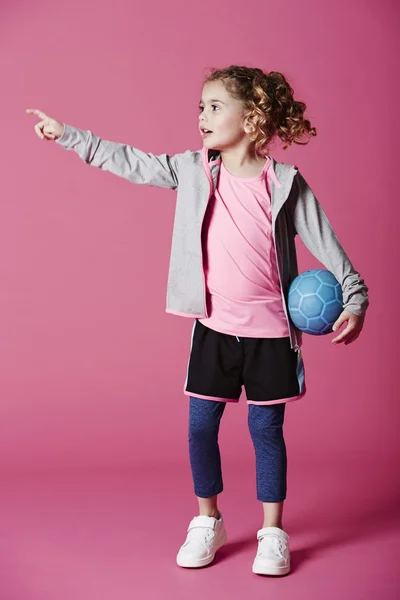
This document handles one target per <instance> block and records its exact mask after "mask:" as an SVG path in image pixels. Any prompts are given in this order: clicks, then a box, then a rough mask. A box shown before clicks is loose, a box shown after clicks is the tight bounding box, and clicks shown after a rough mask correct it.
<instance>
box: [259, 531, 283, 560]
mask: <svg viewBox="0 0 400 600" xmlns="http://www.w3.org/2000/svg"><path fill="white" fill-rule="evenodd" d="M264 540H268V544H270V543H271V542H272V550H273V551H274V552H275V554H276V555H277V556H280V557H281V558H285V551H286V542H285V541H284V540H282V538H281V537H280V536H278V535H273V534H268V535H265V536H263V537H262V538H261V549H262V543H263V541H264Z"/></svg>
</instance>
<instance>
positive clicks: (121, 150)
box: [27, 109, 181, 189]
mask: <svg viewBox="0 0 400 600" xmlns="http://www.w3.org/2000/svg"><path fill="white" fill-rule="evenodd" d="M27 112H28V113H31V114H35V115H37V116H39V117H40V118H41V119H42V120H41V121H40V122H39V123H37V124H36V125H35V131H36V133H37V135H38V136H39V137H40V138H41V139H43V140H49V141H56V142H57V143H58V144H60V145H61V146H63V148H65V149H66V150H74V151H75V152H76V153H77V154H78V156H80V158H81V159H82V160H83V161H84V162H85V163H87V164H89V165H92V166H94V167H98V168H99V169H102V170H104V171H110V172H111V173H114V175H118V176H119V177H124V178H125V179H128V180H129V181H131V182H132V183H138V184H143V185H150V186H157V187H164V188H171V189H176V188H177V187H178V173H179V157H180V156H181V155H180V154H175V155H174V156H168V155H167V154H160V155H155V154H152V153H151V152H149V153H146V152H143V151H142V150H139V149H138V148H134V147H133V146H129V145H127V144H121V143H118V142H110V141H107V140H102V139H100V138H99V137H98V136H97V135H95V134H94V133H92V132H91V131H89V130H87V131H86V130H82V129H78V128H77V127H73V126H72V125H66V124H63V123H61V122H60V121H57V120H56V119H53V118H52V117H49V116H48V115H46V114H45V113H43V112H42V111H40V110H37V109H28V110H27Z"/></svg>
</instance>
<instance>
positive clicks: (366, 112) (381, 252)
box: [0, 0, 399, 600]
mask: <svg viewBox="0 0 400 600" xmlns="http://www.w3.org/2000/svg"><path fill="white" fill-rule="evenodd" d="M398 17H399V9H398V6H397V4H396V3H395V2H390V1H389V0H384V1H382V0H380V1H379V2H378V1H377V0H376V1H375V0H372V1H364V2H361V1H350V2H349V1H338V2H335V3H334V4H331V3H328V2H323V3H322V2H318V1H316V0H315V1H311V0H310V1H305V2H297V1H296V0H285V1H283V2H269V1H265V0H264V1H262V2H261V1H259V0H253V2H252V3H251V4H249V3H246V2H240V1H238V0H230V2H229V7H228V4H227V3H226V2H222V1H219V0H213V1H210V0H203V1H202V2H188V1H186V2H184V1H183V0H179V1H178V0H170V1H169V2H164V1H162V0H154V1H153V2H151V3H143V2H130V1H128V0H114V1H113V2H112V3H101V2H98V1H97V0H96V1H95V0H84V1H83V2H82V0H80V1H79V2H78V1H77V0H72V1H70V2H68V3H63V2H54V1H50V0H36V1H34V2H14V3H11V2H3V3H2V8H1V21H0V23H1V24H0V64H1V81H2V114H1V131H2V143H1V144H0V161H1V165H2V175H1V188H2V190H1V219H0V228H1V231H0V256H1V263H0V268H1V280H2V285H1V288H0V307H1V310H0V315H1V335H0V397H1V403H0V456H1V461H0V475H1V482H2V486H3V491H2V494H1V495H2V497H3V503H4V506H3V508H2V516H3V518H4V523H3V528H4V529H3V531H2V534H1V536H0V537H1V538H2V539H3V540H4V547H3V549H2V550H1V554H0V562H2V563H3V566H4V565H6V566H7V569H5V571H4V573H7V576H6V575H4V576H3V581H2V585H3V589H4V590H5V591H6V592H7V594H8V595H5V596H4V598H7V600H8V599H9V598H13V599H14V598H15V599H18V600H19V599H20V598H21V599H22V598H24V600H30V599H31V598H32V599H33V598H35V599H36V598H39V597H40V599H41V600H46V599H47V598H52V599H53V598H54V597H55V594H56V597H57V600H62V599H64V598H74V599H75V598H78V597H85V598H89V599H91V598H96V599H100V598H106V597H107V598H108V597H110V594H112V595H113V597H116V598H119V599H123V600H124V599H125V598H128V597H129V598H130V597H131V594H132V592H137V591H138V589H139V588H141V586H144V589H145V592H146V593H147V597H148V598H153V597H159V594H160V593H161V591H160V590H161V589H164V586H166V588H165V589H168V590H169V591H170V593H171V596H174V597H178V598H179V597H181V596H180V594H182V597H187V594H188V593H190V594H191V595H192V597H193V598H194V597H196V596H195V591H196V590H198V591H199V592H200V590H199V588H198V583H197V579H198V577H200V575H199V573H198V572H195V571H187V570H182V569H179V568H178V567H177V566H175V564H174V561H175V555H176V552H177V550H178V548H179V546H180V545H181V543H183V541H184V536H185V532H186V528H187V524H188V520H189V519H190V518H191V517H192V516H193V515H194V514H197V505H196V502H195V498H194V495H193V491H192V482H191V474H190V470H189V460H188V452H187V416H188V398H187V397H186V396H184V394H183V383H184V379H185V376H186V368H187V361H188V356H189V348H190V335H191V329H192V325H193V320H192V319H190V318H179V317H176V316H172V315H168V314H166V313H165V312H164V310H165V295H166V282H167V272H168V264H169V253H170V244H171V233H172V227H173V219H174V208H175V197H176V192H174V191H171V190H163V189H159V188H151V187H144V186H137V185H133V184H130V183H129V182H128V181H126V180H124V179H121V178H118V177H115V176H113V175H111V174H109V173H103V172H101V171H100V170H97V169H95V168H92V167H89V166H87V165H85V164H84V163H83V161H81V159H80V158H79V157H78V156H77V155H76V154H75V153H74V152H73V151H70V152H66V151H65V150H63V148H61V147H59V146H58V145H56V144H55V143H51V142H48V143H46V142H44V141H41V140H39V138H38V137H37V136H36V134H35V132H34V129H33V127H34V125H35V124H36V122H37V119H36V117H33V116H32V115H27V114H26V113H25V109H26V108H38V109H41V110H43V111H44V112H46V113H47V114H49V115H50V116H53V117H54V118H56V119H58V120H60V121H63V122H66V123H68V124H71V125H74V126H76V127H79V128H82V129H90V130H92V131H93V132H95V133H96V134H97V135H99V136H100V137H102V138H104V139H109V140H113V141H119V142H125V143H129V144H131V145H132V146H136V147H138V148H140V149H142V150H145V151H151V152H154V153H163V152H167V153H169V154H174V153H176V152H182V151H184V150H185V149H192V150H195V149H198V148H201V145H202V142H201V139H200V136H199V134H198V130H197V121H198V109H197V105H198V101H199V99H200V95H201V86H202V80H203V77H204V76H205V74H206V71H207V69H208V68H210V67H214V66H216V67H223V66H228V65H230V64H243V65H248V66H256V67H260V68H263V69H264V70H266V71H270V70H276V71H281V72H283V73H284V74H285V76H286V77H287V78H288V80H289V82H290V84H291V85H292V87H293V88H294V93H295V98H296V99H298V100H302V101H304V102H305V103H306V105H307V112H306V116H308V118H309V119H310V120H311V124H312V125H313V126H315V127H316V128H317V133H318V135H317V137H316V138H314V139H312V140H311V141H310V143H309V144H308V145H306V146H294V147H292V148H290V149H289V150H287V151H283V150H282V149H281V145H280V143H278V142H277V143H276V144H275V147H274V149H273V150H272V155H273V156H274V157H275V159H276V160H279V161H283V162H288V163H291V164H296V165H298V167H299V169H300V171H301V172H302V173H303V175H304V176H305V178H306V180H307V181H308V183H309V184H310V185H311V188H312V189H313V191H314V193H315V194H316V196H317V198H318V199H319V201H320V202H321V204H322V205H323V207H324V209H325V211H326V212H327V215H328V218H329V219H330V221H331V223H332V225H333V227H334V229H335V231H336V233H337V235H338V237H339V240H340V241H341V243H342V245H343V246H344V248H345V250H346V252H347V254H348V255H349V257H350V259H351V261H352V262H353V264H354V266H355V268H356V269H357V270H358V271H359V272H360V273H361V276H362V277H363V278H364V279H365V282H366V283H367V285H368V286H369V288H370V291H369V295H370V303H371V305H370V308H369V310H368V313H367V318H366V321H365V326H364V330H363V331H362V333H361V336H360V337H359V338H358V339H357V340H356V341H355V342H354V343H352V344H350V345H348V346H344V344H340V345H337V346H333V345H331V343H330V340H331V339H332V338H333V337H334V334H331V335H328V336H324V337H322V338H318V337H316V338H314V337H312V336H306V335H305V336H304V345H303V352H304V360H305V368H306V383H307V389H308V391H307V394H306V396H305V397H304V398H303V399H302V400H300V401H298V402H294V403H289V404H288V405H287V410H286V421H285V440H286V445H287V451H288V498H287V501H286V506H285V513H284V524H285V522H286V527H287V531H288V533H289V535H291V539H292V544H293V546H292V558H293V569H292V571H293V572H292V574H291V575H290V576H289V577H288V578H285V579H284V580H283V579H282V580H279V581H278V580H272V579H271V578H270V579H268V581H266V580H265V579H264V578H260V577H257V576H255V575H252V574H251V571H250V567H251V561H252V558H253V555H254V553H255V550H256V546H255V544H256V540H255V533H256V530H257V528H258V527H261V524H262V521H261V508H260V505H259V503H258V502H257V501H256V499H255V470H254V469H255V464H254V451H253V447H252V444H251V440H250V436H249V433H248V430H247V423H246V417H247V406H246V401H245V400H246V399H245V394H244V391H243V394H242V397H241V401H240V404H239V405H237V406H232V405H230V406H229V405H228V407H227V410H226V412H225V415H224V417H223V422H222V425H221V432H220V445H221V452H222V460H223V469H224V481H225V487H226V491H225V492H224V493H223V495H222V497H221V505H220V506H221V507H222V511H225V514H226V519H228V517H229V523H227V527H228V526H229V527H230V529H228V534H229V532H230V531H231V540H232V545H231V547H229V546H227V547H226V548H225V549H222V550H221V551H220V553H221V557H224V559H223V560H221V559H220V560H219V561H217V562H216V563H215V568H212V567H211V568H208V569H207V570H206V573H207V574H204V571H203V572H202V575H201V577H202V581H204V577H207V578H210V581H212V579H211V578H214V577H217V579H216V581H215V585H216V586H217V588H218V585H219V584H220V585H221V586H222V582H223V577H224V575H226V576H227V577H228V579H227V580H226V581H225V583H224V586H225V587H221V588H220V589H221V590H224V589H225V591H229V593H230V595H231V597H235V598H236V597H237V598H243V593H244V590H246V594H247V593H248V592H249V591H251V589H252V588H251V585H253V586H254V588H255V589H256V588H257V589H258V588H260V593H263V594H264V593H266V592H267V591H268V590H271V586H272V588H274V589H275V587H276V588H277V590H278V589H279V590H280V592H281V593H282V594H285V593H287V594H288V597H292V596H291V591H290V590H291V589H292V591H293V590H294V589H300V590H303V591H304V594H306V593H307V597H308V598H309V597H310V594H309V589H308V588H307V583H308V582H310V585H311V582H312V585H313V586H314V589H315V597H320V596H321V594H324V597H326V598H327V597H329V594H330V593H332V597H335V598H337V597H338V594H339V596H340V597H341V598H342V599H343V598H347V597H349V598H350V597H352V598H353V599H354V598H361V597H362V598H367V597H369V596H368V593H369V591H371V590H375V591H376V590H379V591H380V592H382V593H383V592H385V593H386V598H388V597H391V594H392V593H394V589H395V582H394V580H393V575H392V574H391V573H392V568H393V563H391V562H390V557H391V555H392V552H393V548H394V543H395V540H394V538H393V532H394V523H396V522H398V516H396V514H395V513H394V511H395V507H396V506H397V502H398V489H397V488H398V484H397V482H396V481H395V477H394V474H396V475H397V472H398V454H399V452H398V397H399V394H398V390H397V377H396V371H397V362H396V360H397V357H398V339H399V331H398V324H397V312H396V309H397V296H398V293H397V292H398V278H397V272H396V265H397V260H396V259H398V234H397V230H398V222H399V221H398V219H399V212H398V207H397V196H398V193H397V187H396V188H395V177H397V175H398V165H397V161H398V147H397V146H398V138H399V119H398V106H397V105H398V92H399V83H398V80H397V81H396V73H397V71H398V58H397V57H398V52H399V47H398V46H399V44H398V35H397V34H398V22H399V21H398ZM297 248H298V258H299V267H300V271H304V270H306V269H310V268H318V267H320V266H321V264H320V263H319V262H318V261H317V260H316V259H315V258H314V257H313V256H312V255H311V254H310V253H309V252H308V250H307V249H306V248H305V246H304V244H303V243H302V242H301V240H300V239H299V238H297ZM343 328H344V326H343V327H342V329H341V331H342V330H343ZM335 335H336V334H335ZM90 481H91V482H92V484H89V483H88V482H90ZM39 484H40V485H39ZM107 494H108V495H107ZM74 507H75V508H74ZM28 509H29V510H28ZM96 511H97V512H96ZM131 511H133V512H131ZM122 515H124V516H122ZM229 515H230V516H229ZM164 517H167V520H168V523H167V524H165V527H166V529H165V530H164V529H163V525H162V523H163V518H164ZM97 519H98V521H97ZM243 519H247V521H246V520H243ZM139 526H140V533H138V531H139V530H138V527H139ZM46 527H47V529H46ZM99 527H100V529H101V530H100V531H99ZM160 527H161V530H160ZM7 528H8V529H7ZM242 530H243V535H242V538H240V535H241V531H242ZM17 531H18V536H17ZM164 531H166V532H167V534H166V538H164V535H163V534H164ZM7 532H8V533H7ZM55 532H57V533H55ZM383 532H384V534H385V537H384V538H383V537H382V533H383ZM238 535H239V538H240V541H238V539H237V538H235V536H238ZM4 536H5V537H4ZM7 536H8V537H7ZM77 536H78V537H77ZM79 536H81V537H79ZM96 536H97V537H96ZM107 536H108V537H107ZM125 536H126V537H125ZM168 536H169V539H168ZM171 536H172V537H171ZM310 536H311V537H310ZM105 539H107V543H105V541H104V540H105ZM154 541H156V548H154V547H153V545H152V544H153V543H154ZM102 544H104V548H103V546H102ZM163 544H164V546H163ZM235 544H236V546H235ZM379 544H381V545H379ZM360 546H362V550H363V552H364V554H363V559H362V561H359V558H358V552H360V551H361V549H360ZM99 548H100V549H99ZM229 548H230V549H229ZM316 549H318V552H316V551H315V550H316ZM138 552H140V553H141V555H140V557H139V555H137V556H136V557H135V558H134V559H133V558H132V557H133V556H134V555H135V553H138ZM224 552H225V554H223V553H224ZM154 553H155V554H154ZM246 553H248V556H247V554H246ZM385 553H386V554H385ZM154 556H155V558H154ZM55 557H56V558H55ZM116 557H118V559H117V558H116ZM243 557H246V558H243ZM378 557H379V560H378ZM310 558H312V560H309V559H310ZM49 561H50V563H49ZM124 561H126V562H124ZM132 561H133V563H134V565H135V569H134V572H133V571H132V568H131V567H132ZM140 561H142V562H140ZM235 561H237V564H236V562H235ZM103 562H104V564H103ZM319 563H320V564H319ZM49 564H50V566H51V569H50V571H51V573H52V574H53V577H50V578H48V573H49ZM83 565H84V566H83ZM139 565H140V566H139ZM71 569H73V572H74V577H72V579H71V578H70V577H71ZM157 569H161V575H160V577H159V579H157V580H155V579H154V577H153V571H154V572H156V571H157ZM224 569H225V572H224ZM338 569H339V570H340V572H341V573H342V575H343V576H344V577H345V578H346V574H347V576H348V580H346V584H344V583H343V587H340V585H341V583H340V582H338V580H337V571H338ZM138 570H139V572H138ZM296 572H297V574H298V578H297V580H296V577H295V573H296ZM216 573H217V575H216ZM365 573H368V574H369V575H368V577H369V579H368V578H367V580H366V579H365ZM233 574H234V577H232V575H233ZM329 574H331V576H332V578H333V579H332V582H331V583H329ZM236 577H237V578H238V579H235V578H236ZM301 577H303V578H304V580H303V581H302V584H301ZM299 578H300V579H299ZM307 578H308V579H307ZM311 578H312V579H311ZM22 581H23V582H24V583H22ZM349 581H351V582H352V585H349ZM67 582H68V585H67ZM0 583H1V581H0ZM160 585H161V586H162V587H161V588H160V589H159V587H158V586H160ZM208 585H211V586H212V589H214V590H215V589H217V588H215V587H213V586H214V583H208ZM241 585H242V586H243V588H241V587H240V586H241ZM299 585H300V588H297V587H292V586H299ZM301 585H303V586H304V587H301ZM58 586H60V587H61V588H62V589H59V587H58ZM118 586H120V587H118ZM230 586H231V587H230ZM249 586H250V587H249ZM267 586H268V590H266V587H267ZM385 586H386V587H385ZM218 589H219V588H218ZM241 589H242V592H241V591H240V590H241ZM116 590H118V591H117V593H116ZM284 590H286V592H285V591H284ZM215 593H216V592H215ZM256 593H257V592H256ZM218 594H219V592H218ZM346 594H348V596H347V595H346ZM0 595H1V593H0ZM374 595H375V594H372V592H371V596H370V597H374ZM199 597H200V596H199ZM211 597H213V595H212V593H211ZM215 597H216V596H215ZM256 597H258V596H256ZM311 597H312V596H311Z"/></svg>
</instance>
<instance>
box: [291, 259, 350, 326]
mask: <svg viewBox="0 0 400 600" xmlns="http://www.w3.org/2000/svg"><path fill="white" fill-rule="evenodd" d="M288 308H289V316H290V318H291V320H292V321H293V323H294V324H295V325H296V327H298V329H300V330H301V331H304V333H309V334H311V335H325V334H327V333H331V332H332V325H333V324H334V322H335V321H336V319H337V318H338V316H339V315H340V313H341V312H342V310H343V296H342V288H341V285H340V283H339V282H338V280H337V279H336V277H335V276H334V275H333V274H332V273H331V272H330V271H327V270H326V269H311V270H310V271H304V273H300V275H298V276H297V277H296V278H295V279H293V281H292V283H291V284H290V286H289V294H288Z"/></svg>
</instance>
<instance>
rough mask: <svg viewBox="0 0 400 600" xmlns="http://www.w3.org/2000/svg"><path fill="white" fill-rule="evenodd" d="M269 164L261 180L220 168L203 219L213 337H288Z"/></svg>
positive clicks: (208, 321) (205, 322)
mask: <svg viewBox="0 0 400 600" xmlns="http://www.w3.org/2000/svg"><path fill="white" fill-rule="evenodd" d="M270 168H271V169H272V164H271V159H270V158H267V161H266V163H265V165H264V168H263V171H262V174H261V175H260V176H259V177H246V178H243V177H236V176H234V175H231V173H229V172H228V170H227V169H226V168H225V166H224V164H223V163H222V162H221V167H220V171H219V177H218V182H217V186H216V190H215V194H214V195H213V196H212V197H211V198H210V201H209V205H208V207H207V212H206V215H205V217H204V223H203V230H202V244H203V256H204V272H205V279H206V301H207V309H208V314H209V315H210V316H209V317H207V318H199V319H198V320H199V321H200V322H201V323H202V324H203V325H205V326H206V327H210V328H211V329H214V330H215V331H219V332H221V333H227V334H229V335H236V336H243V337H264V338H266V337H272V338H275V337H286V336H289V329H288V324H287V321H286V316H285V312H284V308H283V301H282V296H281V291H280V285H279V277H278V271H277V265H276V257H275V250H274V241H273V236H272V217H271V199H270V191H269V190H270V188H269V181H268V172H269V169H270Z"/></svg>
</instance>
